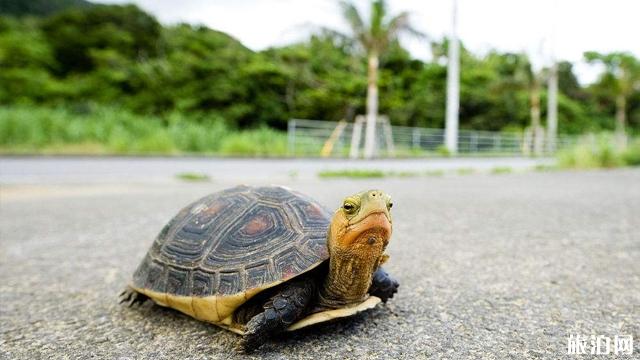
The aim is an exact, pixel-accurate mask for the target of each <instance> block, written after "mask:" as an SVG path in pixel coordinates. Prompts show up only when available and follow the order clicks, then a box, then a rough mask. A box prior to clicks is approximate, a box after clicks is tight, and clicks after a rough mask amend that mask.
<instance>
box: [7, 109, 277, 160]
mask: <svg viewBox="0 0 640 360" xmlns="http://www.w3.org/2000/svg"><path fill="white" fill-rule="evenodd" d="M0 152H1V153H4V154H89V155H94V154H100V155H102V154H162V155H167V154H169V155H171V154H191V153H203V154H220V155H231V156H284V155H286V152H287V136H286V134H285V133H283V132H280V131H276V130H272V129H268V128H258V129H253V130H244V131H237V130H232V129H229V128H227V127H226V126H225V125H224V120H223V119H220V118H196V117H186V116H184V115H181V114H171V115H169V116H167V117H166V118H160V117H156V116H147V115H138V114H133V113H131V112H128V111H125V110H121V109H117V108H111V107H90V108H87V109H82V110H78V109H72V108H44V107H27V106H8V107H2V108H0Z"/></svg>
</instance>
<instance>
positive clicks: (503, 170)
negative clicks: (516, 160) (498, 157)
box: [491, 166, 513, 175]
mask: <svg viewBox="0 0 640 360" xmlns="http://www.w3.org/2000/svg"><path fill="white" fill-rule="evenodd" d="M512 172H513V169H512V168H510V167H508V166H497V167H494V168H493V169H491V173H492V174H495V175H502V174H511V173H512Z"/></svg>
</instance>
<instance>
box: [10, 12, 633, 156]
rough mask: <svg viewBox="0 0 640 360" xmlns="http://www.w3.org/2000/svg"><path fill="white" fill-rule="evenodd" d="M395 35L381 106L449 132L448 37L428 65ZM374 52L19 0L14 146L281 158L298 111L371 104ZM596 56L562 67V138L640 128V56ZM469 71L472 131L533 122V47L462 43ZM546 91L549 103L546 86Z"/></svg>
mask: <svg viewBox="0 0 640 360" xmlns="http://www.w3.org/2000/svg"><path fill="white" fill-rule="evenodd" d="M345 4H346V3H345ZM375 4H378V5H376V6H380V5H379V4H382V2H379V1H376V2H375V3H374V5H375ZM382 10H384V9H382ZM38 16H39V17H38ZM398 16H400V18H403V19H404V18H405V17H406V14H402V13H401V14H399V15H398ZM403 21H404V20H403ZM385 24H386V23H385ZM356 25H357V24H356ZM397 25H399V24H397ZM389 26H391V25H390V24H389ZM354 29H355V28H354ZM386 30H392V29H386ZM396 30H400V28H398V29H396ZM405 30H410V28H406V27H405ZM388 40H389V41H387V42H386V43H385V44H384V46H383V47H381V48H380V49H382V48H384V50H385V51H384V52H381V53H379V54H377V55H378V56H379V67H378V82H377V85H378V87H379V92H380V95H381V96H380V98H379V101H380V102H379V104H378V105H379V113H382V114H387V115H388V116H389V118H390V120H391V122H392V124H393V125H402V126H421V127H431V128H442V127H443V125H444V124H443V121H444V109H445V82H446V66H445V63H446V59H445V56H446V53H447V47H448V44H447V41H446V40H438V39H432V41H431V49H432V53H433V60H432V61H429V62H423V61H421V60H417V59H414V58H412V57H411V56H410V54H409V52H407V51H406V50H405V49H404V48H403V47H402V46H401V44H400V43H399V42H398V41H396V40H394V36H390V37H388ZM362 50H363V49H362V46H360V45H358V41H356V39H350V38H345V37H343V36H340V35H339V34H336V33H335V32H331V31H320V32H318V33H316V34H314V35H312V36H311V37H310V38H308V39H306V40H304V41H301V42H298V43H295V44H290V45H287V46H282V47H274V48H270V49H266V50H264V51H260V52H254V51H251V50H250V49H247V48H246V47H245V46H243V45H242V44H241V43H240V42H238V41H237V40H236V39H234V38H232V37H231V36H229V35H227V34H225V33H222V32H219V31H216V30H212V29H209V28H206V27H203V26H194V25H187V24H178V25H171V26H162V25H161V24H160V23H159V22H158V21H157V20H156V19H155V18H154V17H153V16H151V15H149V14H147V13H145V12H144V11H142V10H141V9H139V8H138V7H136V6H134V5H98V4H96V5H90V4H89V3H86V2H84V1H81V0H55V1H44V0H37V1H17V0H8V1H5V2H3V3H2V6H1V7H0V68H1V69H2V71H0V109H1V111H0V149H2V151H4V152H69V153H78V152H79V153H127V154H128V153H183V152H187V153H191V152H195V153H216V154H231V155H239V156H265V155H273V156H281V155H284V154H285V153H286V139H285V136H284V135H283V134H282V133H280V132H279V131H283V130H285V128H286V123H287V120H288V119H290V118H307V119H326V120H340V119H345V118H346V119H348V120H350V119H351V118H352V117H353V115H354V114H363V113H365V111H366V109H365V95H366V93H367V69H368V66H367V62H368V60H367V56H366V54H364V53H363V51H362ZM369 55H371V54H369ZM586 58H587V59H588V60H589V61H592V62H597V63H600V64H604V65H605V71H604V72H603V73H602V76H601V78H600V79H599V80H598V81H597V82H596V83H594V84H592V85H589V86H582V85H580V84H579V83H578V81H577V80H576V77H575V75H574V72H573V68H572V64H571V63H569V62H561V63H560V64H559V72H558V74H559V88H560V93H559V121H558V123H559V131H560V133H568V134H578V133H584V132H586V131H593V132H600V131H613V130H614V129H615V127H616V123H617V124H618V128H620V127H621V126H624V127H626V128H627V130H628V132H629V133H631V134H632V135H633V134H637V133H638V132H640V90H639V89H640V86H637V83H638V81H639V80H638V77H639V75H638V72H639V71H640V70H638V69H639V68H640V66H638V60H637V59H636V58H634V57H633V56H632V55H630V54H627V53H612V54H595V53H589V54H587V55H586ZM461 66H462V68H463V69H464V71H462V73H461V103H460V114H461V117H460V126H461V128H462V129H476V130H504V129H510V130H522V129H523V128H525V127H527V126H529V124H530V123H531V118H530V113H531V111H530V95H531V94H530V92H531V86H532V85H531V84H532V80H531V79H532V78H531V76H530V75H531V64H530V61H529V59H528V57H527V56H526V55H525V54H521V53H504V52H500V51H496V50H494V51H489V52H487V53H486V54H483V55H478V54H473V53H471V52H469V51H468V50H467V49H465V48H464V46H462V48H461ZM537 91H539V92H540V94H539V95H540V101H541V104H544V103H545V99H546V93H545V90H544V88H540V89H538V90H537ZM540 108H541V111H542V114H541V115H542V119H544V118H545V116H546V114H545V113H544V112H545V108H546V107H545V106H541V107H540ZM616 119H617V121H616ZM439 152H440V153H441V155H445V153H444V152H443V151H442V150H439ZM629 156H631V158H633V154H632V155H629ZM625 159H626V158H625ZM608 161H609V160H608ZM626 161H627V160H625V162H626Z"/></svg>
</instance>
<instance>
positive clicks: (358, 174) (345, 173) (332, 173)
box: [318, 169, 388, 179]
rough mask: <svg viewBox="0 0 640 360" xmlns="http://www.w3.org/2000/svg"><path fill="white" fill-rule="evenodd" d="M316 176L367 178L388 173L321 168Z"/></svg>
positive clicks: (383, 175) (379, 176)
mask: <svg viewBox="0 0 640 360" xmlns="http://www.w3.org/2000/svg"><path fill="white" fill-rule="evenodd" d="M318 176H319V177H321V178H354V179H361V178H362V179H367V178H383V177H386V176H388V173H386V172H384V171H382V170H367V169H353V170H323V171H320V172H319V173H318Z"/></svg>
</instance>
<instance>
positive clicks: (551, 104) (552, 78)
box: [547, 58, 558, 154]
mask: <svg viewBox="0 0 640 360" xmlns="http://www.w3.org/2000/svg"><path fill="white" fill-rule="evenodd" d="M557 136H558V63H557V62H556V60H555V58H554V59H553V64H551V69H549V83H548V84H547V152H548V153H549V154H553V153H554V152H555V151H556V146H557V145H556V138H557Z"/></svg>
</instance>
